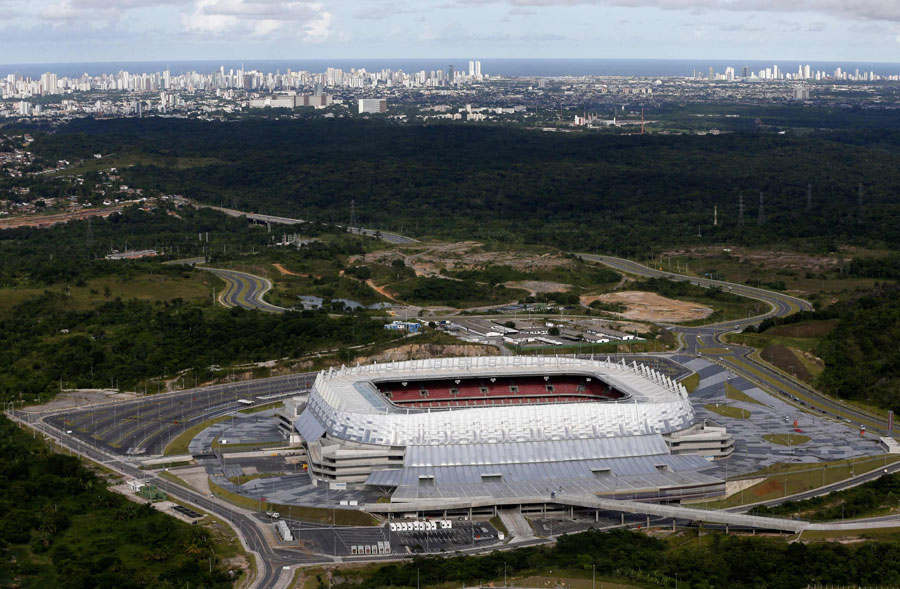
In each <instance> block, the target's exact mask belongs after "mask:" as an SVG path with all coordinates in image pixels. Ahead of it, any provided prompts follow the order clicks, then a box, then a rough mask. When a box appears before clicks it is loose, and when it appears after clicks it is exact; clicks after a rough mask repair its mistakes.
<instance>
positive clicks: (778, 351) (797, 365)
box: [759, 345, 813, 382]
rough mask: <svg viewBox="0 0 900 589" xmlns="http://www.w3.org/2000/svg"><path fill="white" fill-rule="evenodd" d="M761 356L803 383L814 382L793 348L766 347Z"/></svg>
mask: <svg viewBox="0 0 900 589" xmlns="http://www.w3.org/2000/svg"><path fill="white" fill-rule="evenodd" d="M759 356H760V358H762V359H763V360H765V361H766V362H768V363H769V364H772V365H773V366H776V367H778V368H780V369H781V370H783V371H784V372H787V373H788V374H792V375H794V376H796V377H797V378H799V379H801V380H803V381H806V382H810V381H812V380H813V375H812V374H810V372H809V370H807V369H806V366H805V365H804V364H803V362H802V361H801V360H800V358H798V357H797V354H795V353H794V349H793V348H789V347H787V346H781V345H773V346H766V347H765V348H763V350H762V352H760V353H759Z"/></svg>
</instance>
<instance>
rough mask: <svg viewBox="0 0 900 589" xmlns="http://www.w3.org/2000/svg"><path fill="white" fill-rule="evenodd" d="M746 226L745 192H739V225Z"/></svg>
mask: <svg viewBox="0 0 900 589" xmlns="http://www.w3.org/2000/svg"><path fill="white" fill-rule="evenodd" d="M743 226H744V193H743V192H741V193H739V194H738V227H743Z"/></svg>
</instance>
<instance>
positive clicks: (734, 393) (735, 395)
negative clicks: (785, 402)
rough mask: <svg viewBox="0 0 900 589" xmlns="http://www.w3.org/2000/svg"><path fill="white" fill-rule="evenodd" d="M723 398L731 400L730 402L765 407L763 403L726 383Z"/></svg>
mask: <svg viewBox="0 0 900 589" xmlns="http://www.w3.org/2000/svg"><path fill="white" fill-rule="evenodd" d="M725 397H726V398H728V399H731V400H732V401H741V402H742V403H753V404H754V405H765V403H761V402H759V401H757V400H756V399H754V398H753V397H751V396H750V395H748V394H747V393H745V392H744V391H742V390H740V389H738V388H736V387H735V386H734V385H733V384H731V383H728V382H726V383H725Z"/></svg>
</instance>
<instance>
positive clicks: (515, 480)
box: [282, 356, 733, 505]
mask: <svg viewBox="0 0 900 589" xmlns="http://www.w3.org/2000/svg"><path fill="white" fill-rule="evenodd" d="M285 409H286V412H285V413H283V414H282V415H283V416H284V417H283V418H284V419H287V420H288V422H287V423H288V424H289V427H290V429H291V433H292V434H293V435H294V437H295V441H297V442H299V443H302V445H303V446H304V447H305V449H306V451H307V453H308V461H309V472H310V475H311V476H312V478H313V480H314V481H315V482H316V483H317V484H326V485H329V486H330V488H333V489H371V490H377V491H379V492H380V493H382V494H383V495H386V496H389V497H390V502H391V503H402V502H405V501H413V500H415V501H422V500H427V499H434V500H439V501H442V502H448V501H449V502H452V501H459V500H466V499H472V498H479V499H481V500H484V499H488V500H489V501H492V502H494V503H495V504H509V503H517V502H518V503H519V504H520V505H521V504H523V503H528V502H530V501H531V502H533V501H532V499H533V498H541V500H543V501H546V500H547V498H552V497H555V496H556V495H557V493H565V494H566V495H567V496H568V495H585V496H603V497H607V498H622V499H624V498H627V499H637V500H645V501H667V502H668V501H679V500H681V499H684V498H696V497H710V496H718V495H721V494H722V493H723V491H724V483H723V481H722V480H721V479H719V478H716V477H713V476H709V475H706V474H704V473H703V472H702V471H703V470H704V469H709V468H710V460H712V459H714V458H717V457H722V456H727V455H728V454H730V453H731V451H732V450H733V441H732V440H731V438H730V436H728V435H727V433H726V432H725V431H724V429H723V428H720V427H715V426H714V425H711V424H705V423H699V424H698V423H695V416H694V411H693V408H692V406H691V403H690V401H689V400H688V395H687V391H686V390H685V388H684V387H683V386H682V385H681V384H679V383H677V382H675V381H673V380H672V379H670V378H668V377H667V376H665V375H663V374H661V373H659V372H657V371H655V370H653V369H651V368H649V367H647V366H645V365H642V364H637V363H632V364H626V363H625V362H624V361H621V362H618V363H614V362H611V361H609V360H605V361H602V360H592V359H581V358H574V357H547V356H492V357H465V358H437V359H427V360H413V361H405V362H392V363H384V364H370V365H362V366H355V367H342V368H341V369H338V370H334V369H332V370H329V371H327V372H321V373H319V375H318V376H317V378H316V380H315V383H314V385H313V387H312V389H311V391H310V393H309V395H308V397H298V398H296V399H294V400H293V401H292V402H291V403H290V404H288V405H287V406H286V408H285ZM529 498H531V499H529Z"/></svg>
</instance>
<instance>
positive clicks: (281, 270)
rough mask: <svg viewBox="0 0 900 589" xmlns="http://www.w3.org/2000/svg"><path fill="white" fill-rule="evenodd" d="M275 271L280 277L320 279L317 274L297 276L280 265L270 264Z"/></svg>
mask: <svg viewBox="0 0 900 589" xmlns="http://www.w3.org/2000/svg"><path fill="white" fill-rule="evenodd" d="M272 265H273V266H274V267H275V269H276V270H278V271H279V272H280V273H281V275H282V276H299V277H300V278H322V277H321V276H320V275H318V274H298V273H296V272H292V271H290V270H288V269H287V268H285V267H284V266H283V265H281V264H272Z"/></svg>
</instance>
